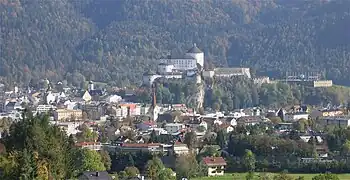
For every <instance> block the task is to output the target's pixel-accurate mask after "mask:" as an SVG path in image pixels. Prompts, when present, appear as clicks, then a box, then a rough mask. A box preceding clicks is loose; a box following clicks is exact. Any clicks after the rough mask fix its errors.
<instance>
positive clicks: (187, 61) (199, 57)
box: [160, 44, 204, 71]
mask: <svg viewBox="0 0 350 180" xmlns="http://www.w3.org/2000/svg"><path fill="white" fill-rule="evenodd" d="M160 62H161V63H165V64H171V65H173V69H175V70H180V71H184V70H191V69H197V64H199V65H200V66H201V67H203V66H204V53H203V52H202V51H201V50H200V49H199V48H198V47H197V45H196V44H193V47H192V48H191V49H190V50H188V51H187V53H186V54H185V56H184V58H182V59H172V58H168V59H160Z"/></svg>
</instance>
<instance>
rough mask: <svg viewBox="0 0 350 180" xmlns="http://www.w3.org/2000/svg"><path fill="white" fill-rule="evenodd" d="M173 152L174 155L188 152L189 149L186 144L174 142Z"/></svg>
mask: <svg viewBox="0 0 350 180" xmlns="http://www.w3.org/2000/svg"><path fill="white" fill-rule="evenodd" d="M173 152H174V154H175V155H182V154H188V152H189V149H188V147H187V145H186V144H183V143H175V144H174V145H173Z"/></svg>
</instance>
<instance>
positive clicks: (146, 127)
mask: <svg viewBox="0 0 350 180" xmlns="http://www.w3.org/2000/svg"><path fill="white" fill-rule="evenodd" d="M156 127H157V124H156V123H155V122H154V121H145V122H142V123H140V124H137V129H139V130H140V131H148V130H150V129H152V128H156Z"/></svg>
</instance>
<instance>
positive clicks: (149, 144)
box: [122, 143, 161, 148]
mask: <svg viewBox="0 0 350 180" xmlns="http://www.w3.org/2000/svg"><path fill="white" fill-rule="evenodd" d="M160 145H161V144H160V143H124V144H122V147H129V148H147V147H150V146H160Z"/></svg>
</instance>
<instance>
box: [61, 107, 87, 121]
mask: <svg viewBox="0 0 350 180" xmlns="http://www.w3.org/2000/svg"><path fill="white" fill-rule="evenodd" d="M54 119H55V120H56V121H67V120H82V119H83V111H82V110H81V109H77V110H74V109H56V110H55V111H54Z"/></svg>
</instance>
